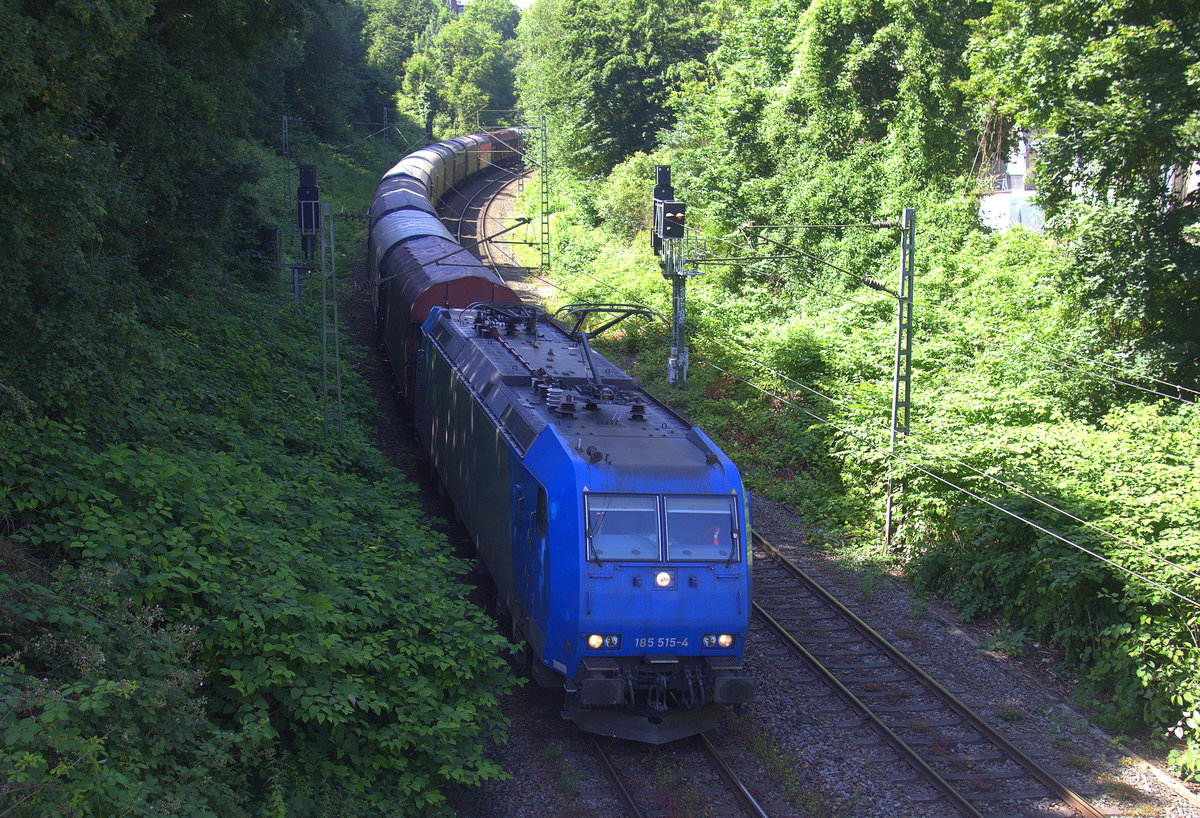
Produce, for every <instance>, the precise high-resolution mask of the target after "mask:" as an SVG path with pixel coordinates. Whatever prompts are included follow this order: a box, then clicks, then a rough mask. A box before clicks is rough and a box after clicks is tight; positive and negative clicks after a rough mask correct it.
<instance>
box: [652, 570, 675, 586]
mask: <svg viewBox="0 0 1200 818" xmlns="http://www.w3.org/2000/svg"><path fill="white" fill-rule="evenodd" d="M674 582H675V576H674V575H673V574H672V573H671V572H670V571H659V572H658V573H657V574H655V575H654V584H655V585H657V586H658V587H659V588H670V587H671V585H672V584H674Z"/></svg>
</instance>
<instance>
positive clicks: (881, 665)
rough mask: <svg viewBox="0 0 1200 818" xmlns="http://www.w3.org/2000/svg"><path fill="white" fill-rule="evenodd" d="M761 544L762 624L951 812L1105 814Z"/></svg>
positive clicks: (758, 593)
mask: <svg viewBox="0 0 1200 818" xmlns="http://www.w3.org/2000/svg"><path fill="white" fill-rule="evenodd" d="M755 546H756V554H755V556H756V562H755V600H756V601H755V603H754V611H755V614H756V616H757V617H758V618H759V620H760V621H761V622H762V623H764V624H765V625H766V626H767V627H768V628H769V629H770V630H771V631H772V632H774V633H775V634H777V635H778V636H779V638H781V639H783V640H784V641H785V642H786V643H787V644H788V645H789V647H790V648H791V649H792V650H794V651H795V652H796V653H797V654H799V655H800V656H801V657H802V658H803V659H804V662H805V663H806V664H807V665H808V666H809V668H810V669H811V671H812V672H813V673H815V674H816V675H817V676H818V677H819V678H820V679H821V680H822V682H823V683H825V684H826V685H828V686H830V687H831V688H832V689H833V690H834V692H835V693H836V695H837V696H838V697H839V698H840V699H841V700H842V701H843V702H844V703H845V706H846V707H847V708H848V709H849V711H851V712H853V713H854V714H856V715H857V716H858V717H859V718H862V719H864V720H866V722H867V723H869V724H870V725H871V726H872V727H873V728H874V729H875V731H876V732H877V733H878V734H879V736H880V741H881V742H884V743H886V744H887V745H889V746H890V747H891V749H892V751H894V752H895V753H896V754H898V755H899V756H900V757H902V758H904V759H905V760H906V761H907V762H908V763H909V764H911V765H912V766H913V767H914V768H915V769H916V770H917V771H918V773H919V774H920V776H921V777H922V778H923V779H924V780H925V781H926V782H927V784H928V786H929V787H931V788H932V789H933V790H934V791H936V792H937V793H938V795H939V796H940V798H941V799H943V800H944V804H945V808H946V811H947V812H949V813H952V812H954V811H957V812H958V813H960V814H963V815H1004V816H1009V815H1023V814H1030V815H1033V814H1047V808H1048V806H1049V804H1048V802H1051V801H1053V802H1057V803H1058V804H1060V805H1066V806H1068V807H1070V809H1071V810H1073V813H1072V814H1075V815H1082V816H1089V818H1099V816H1102V815H1104V814H1105V813H1102V812H1100V811H1099V810H1097V809H1095V808H1094V807H1093V806H1092V805H1090V804H1089V803H1088V802H1087V801H1086V800H1085V799H1084V798H1082V797H1081V796H1080V795H1078V794H1077V793H1075V792H1073V791H1072V790H1071V789H1070V788H1069V787H1067V786H1066V785H1065V784H1063V783H1061V782H1060V781H1059V780H1058V779H1057V778H1056V777H1055V776H1054V775H1053V774H1052V773H1051V772H1049V771H1047V770H1046V769H1045V768H1043V767H1042V766H1041V765H1040V764H1039V763H1038V762H1037V761H1035V760H1034V759H1032V758H1031V757H1029V756H1028V755H1027V754H1025V753H1023V752H1022V751H1021V750H1019V749H1018V748H1017V747H1015V746H1014V745H1012V743H1011V742H1009V741H1008V740H1007V739H1005V738H1004V736H1002V735H1001V734H1000V733H999V732H997V731H996V730H995V729H994V728H992V727H991V726H990V725H988V724H987V723H986V722H984V720H983V719H982V718H980V717H979V716H978V715H976V714H975V713H974V712H973V711H972V710H971V709H970V708H969V707H967V706H966V705H965V704H963V703H962V702H961V701H959V700H958V699H957V698H956V697H955V696H954V695H953V694H952V693H950V691H948V690H946V689H945V688H944V687H943V686H942V685H940V684H939V683H938V682H936V681H935V680H934V679H932V678H931V677H930V676H928V674H926V673H925V672H924V671H922V670H921V669H920V668H919V667H917V665H916V664H914V663H913V662H912V661H911V660H909V659H908V658H907V657H905V656H904V655H903V654H902V653H901V652H900V651H899V650H897V649H896V648H895V647H893V646H892V645H891V644H890V643H888V642H887V641H886V640H885V639H883V637H881V636H880V635H879V634H878V633H876V632H875V631H874V630H873V629H872V628H871V627H870V626H869V625H867V624H866V623H865V622H863V621H862V620H861V619H859V618H858V617H857V616H855V615H854V614H853V613H852V612H851V611H850V610H849V609H847V608H846V607H845V606H843V605H841V603H839V602H838V601H837V600H836V599H834V598H833V597H832V596H831V595H830V594H829V593H828V592H826V591H825V590H824V589H823V588H821V587H820V585H818V584H817V583H816V582H815V581H813V580H812V579H811V578H810V577H809V576H808V575H807V574H805V573H804V572H803V571H802V570H801V569H800V568H798V567H797V566H795V565H794V564H793V563H791V562H790V561H789V560H787V559H786V558H785V557H784V556H783V555H782V554H779V552H777V551H776V550H775V549H774V548H772V547H771V545H770V544H769V543H768V542H767V541H766V540H764V539H762V538H761V537H759V536H758V535H755ZM930 810H931V812H936V810H935V809H934V808H933V807H932V806H931V807H930ZM1059 814H1062V813H1059Z"/></svg>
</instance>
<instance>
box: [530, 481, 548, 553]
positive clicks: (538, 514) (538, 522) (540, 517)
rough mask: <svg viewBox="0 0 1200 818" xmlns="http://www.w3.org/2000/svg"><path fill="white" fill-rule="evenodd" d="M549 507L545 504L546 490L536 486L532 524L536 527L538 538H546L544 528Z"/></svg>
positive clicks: (546, 523) (546, 524)
mask: <svg viewBox="0 0 1200 818" xmlns="http://www.w3.org/2000/svg"><path fill="white" fill-rule="evenodd" d="M548 512H549V509H548V508H547V506H546V490H545V489H544V488H542V487H541V486H538V497H537V510H536V511H535V512H534V518H533V524H534V526H535V527H536V529H537V537H538V539H539V540H544V539H546V528H547V526H548V524H549V513H548Z"/></svg>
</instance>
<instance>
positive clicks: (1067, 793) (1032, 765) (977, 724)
mask: <svg viewBox="0 0 1200 818" xmlns="http://www.w3.org/2000/svg"><path fill="white" fill-rule="evenodd" d="M753 538H754V540H755V542H757V543H758V544H759V545H761V546H762V547H763V549H764V550H766V551H767V552H768V553H769V554H771V555H772V556H774V557H775V559H777V560H778V561H779V562H780V564H781V565H783V566H784V567H785V568H787V569H788V571H790V572H791V573H792V574H793V575H794V576H796V577H797V578H798V579H800V580H801V582H803V583H804V584H805V585H806V586H808V588H809V589H810V590H811V591H812V592H813V593H814V594H816V595H817V596H818V597H820V598H821V600H822V601H824V602H825V603H826V604H828V605H829V606H830V607H832V608H834V609H835V610H836V611H837V612H838V613H839V614H840V615H841V616H842V617H843V618H845V619H846V620H847V621H849V622H850V623H851V624H852V625H853V626H854V627H855V629H856V630H858V632H859V633H861V634H862V635H863V636H864V637H866V638H867V639H868V640H870V641H871V642H872V643H873V644H874V645H875V646H876V647H878V648H879V649H880V650H882V651H883V652H884V653H885V654H887V655H888V657H889V658H891V659H892V661H894V662H896V663H897V664H898V665H900V667H901V668H903V669H904V670H905V671H906V672H907V673H909V674H911V675H912V676H913V677H914V678H916V679H917V680H918V681H919V682H921V683H922V684H923V685H924V686H925V687H926V688H927V689H929V690H930V691H931V692H932V693H933V694H934V695H935V696H936V697H937V698H938V699H939V700H941V702H942V703H943V704H945V705H946V706H947V707H948V708H950V709H951V710H953V711H954V712H955V713H956V714H957V715H958V716H960V717H961V718H962V719H963V720H965V721H966V722H967V723H968V724H970V725H971V726H972V727H973V728H975V729H976V730H977V731H979V733H980V734H981V735H983V736H984V737H986V738H987V739H988V740H990V741H992V742H994V743H995V744H996V745H998V746H999V747H1001V748H1002V749H1003V750H1004V751H1005V752H1006V753H1008V755H1009V757H1010V758H1011V759H1012V760H1013V761H1015V762H1016V763H1017V764H1019V765H1020V766H1021V767H1022V768H1023V769H1024V770H1025V771H1026V772H1027V773H1029V775H1030V776H1031V777H1032V778H1034V779H1035V780H1037V781H1038V782H1039V783H1040V784H1042V786H1044V787H1045V788H1046V789H1047V791H1049V792H1050V793H1052V794H1053V795H1054V796H1055V797H1057V798H1059V799H1060V800H1061V801H1063V803H1065V804H1068V805H1069V806H1071V807H1073V808H1074V809H1076V810H1078V811H1079V812H1080V813H1081V814H1082V815H1085V816H1087V818H1105V813H1103V812H1100V811H1099V810H1097V809H1096V808H1095V807H1093V806H1092V805H1091V804H1089V803H1088V802H1087V801H1086V800H1084V798H1083V797H1082V796H1080V795H1079V794H1078V793H1076V792H1075V791H1074V790H1072V789H1071V788H1070V787H1068V786H1067V785H1066V784H1064V783H1062V782H1061V781H1059V780H1058V779H1057V778H1055V777H1054V776H1053V775H1052V774H1051V773H1050V772H1049V771H1047V770H1046V769H1045V768H1043V767H1042V766H1041V765H1040V764H1038V763H1037V762H1036V761H1034V760H1033V759H1032V758H1030V757H1029V756H1028V755H1026V754H1025V753H1024V752H1022V751H1021V750H1020V749H1018V748H1017V746H1016V745H1014V744H1013V743H1012V742H1010V741H1009V740H1008V739H1007V738H1005V737H1004V736H1003V735H1002V734H1001V733H999V732H997V731H996V730H995V729H994V728H993V727H991V726H990V725H989V724H987V723H986V722H985V721H984V720H983V719H981V718H980V717H979V716H978V715H977V714H976V713H975V711H973V710H972V709H971V708H970V707H968V706H967V705H966V704H964V703H963V702H962V701H961V700H960V699H959V698H958V697H957V696H955V695H954V694H953V693H951V692H950V691H949V690H947V689H946V688H945V687H943V686H942V685H941V684H940V683H939V682H938V681H937V680H936V679H934V678H933V677H932V676H930V675H929V674H928V673H926V672H925V671H924V670H922V669H921V668H920V667H919V666H918V665H916V664H915V663H914V662H913V661H912V660H911V659H909V658H908V657H907V656H905V655H904V654H903V653H901V652H900V650H899V649H898V648H896V647H895V646H894V645H892V643H891V642H888V641H887V640H886V639H884V638H883V637H882V636H881V635H880V634H879V633H878V632H877V631H876V630H875V629H874V628H872V627H871V626H870V625H868V624H867V623H866V622H864V621H863V620H862V619H861V618H859V617H858V616H857V615H856V614H855V613H854V612H853V611H851V610H850V609H849V608H847V607H846V606H845V605H843V604H842V603H841V602H840V601H838V600H837V599H835V598H834V597H833V596H832V595H831V594H830V593H829V592H828V591H826V590H825V589H824V588H822V587H821V586H820V584H818V583H817V581H816V580H814V579H813V578H812V577H810V576H809V575H808V574H807V573H805V571H804V570H803V569H802V568H800V566H798V565H796V564H795V563H794V562H792V561H791V560H790V559H788V558H787V557H785V556H784V555H783V554H781V553H780V552H779V550H778V549H777V548H775V546H773V545H771V544H770V543H769V542H767V541H766V539H764V538H763V536H762V535H761V534H758V533H757V532H755V533H754V534H753ZM754 607H755V608H756V609H757V610H759V611H760V612H761V614H762V615H764V616H768V615H767V614H766V612H765V611H763V610H762V609H761V608H760V607H759V605H758V603H757V602H756V603H754ZM793 641H794V640H793ZM796 644H797V645H798V644H799V643H796ZM801 650H803V648H801ZM804 652H805V653H808V652H807V651H804ZM839 684H840V682H839ZM847 692H848V693H849V690H847ZM850 695H853V694H852V693H851V694H850ZM862 707H866V705H862ZM872 718H874V717H872ZM922 764H924V762H922ZM939 777H940V776H939ZM947 786H948V785H947ZM971 809H972V810H973V809H974V807H972V808H971Z"/></svg>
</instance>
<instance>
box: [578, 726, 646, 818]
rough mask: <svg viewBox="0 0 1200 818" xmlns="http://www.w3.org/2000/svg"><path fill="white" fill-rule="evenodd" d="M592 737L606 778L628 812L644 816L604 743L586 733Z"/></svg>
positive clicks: (640, 816)
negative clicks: (614, 788) (615, 789)
mask: <svg viewBox="0 0 1200 818" xmlns="http://www.w3.org/2000/svg"><path fill="white" fill-rule="evenodd" d="M588 735H590V736H591V739H592V746H593V747H595V748H596V753H597V755H599V756H600V760H601V761H602V762H603V763H604V771H605V772H606V773H607V774H608V778H609V780H610V781H612V783H613V786H615V787H616V788H617V794H618V795H620V797H621V801H623V802H624V804H625V808H626V809H628V810H629V814H630V815H632V816H633V818H646V813H645V812H643V811H642V808H641V807H639V806H638V804H637V801H635V800H634V799H633V793H631V792H630V791H629V788H628V787H626V786H625V779H623V778H621V774H620V773H619V772H618V771H617V768H616V766H614V765H613V763H612V759H611V758H609V756H608V751H607V750H605V749H604V745H603V744H601V743H600V739H598V738H597V737H596V736H594V735H592V734H590V733H589V734H588Z"/></svg>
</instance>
